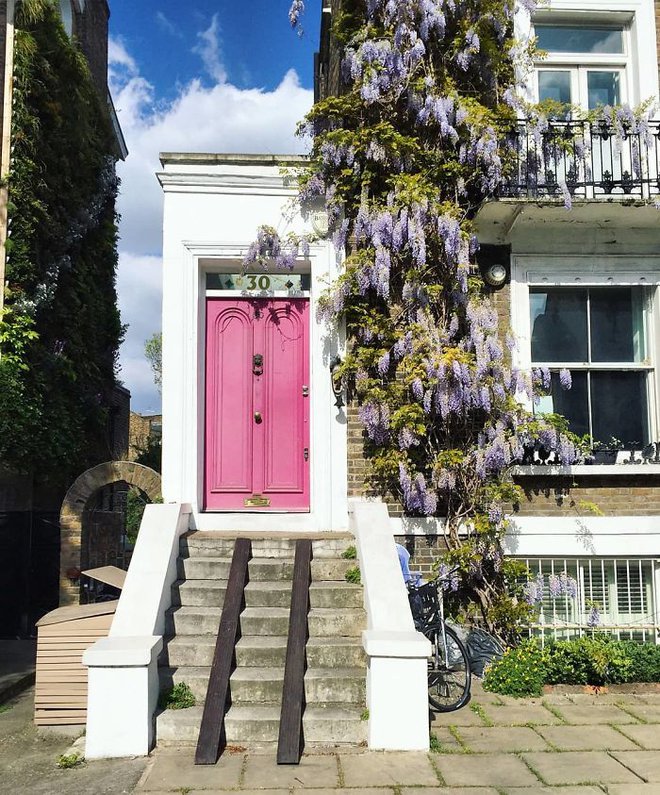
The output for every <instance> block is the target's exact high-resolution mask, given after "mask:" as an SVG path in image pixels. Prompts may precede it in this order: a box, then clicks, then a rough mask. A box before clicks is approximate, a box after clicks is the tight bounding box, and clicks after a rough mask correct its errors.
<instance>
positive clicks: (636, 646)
mask: <svg viewBox="0 0 660 795" xmlns="http://www.w3.org/2000/svg"><path fill="white" fill-rule="evenodd" d="M625 646H626V649H627V652H628V656H629V657H630V660H631V662H632V671H631V674H630V681H631V682H660V646H656V645H655V644H654V643H635V642H634V641H625Z"/></svg>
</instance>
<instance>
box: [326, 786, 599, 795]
mask: <svg viewBox="0 0 660 795" xmlns="http://www.w3.org/2000/svg"><path fill="white" fill-rule="evenodd" d="M382 791H383V790H378V792H382ZM348 792H349V793H351V795H352V794H353V793H354V792H356V790H354V789H351V790H348ZM527 792H528V793H529V790H527ZM314 795H316V793H314ZM401 795H499V793H498V791H497V790H496V789H493V787H425V788H424V789H423V790H421V789H408V788H403V789H402V790H401ZM530 795H531V794H530ZM600 795H602V793H600Z"/></svg>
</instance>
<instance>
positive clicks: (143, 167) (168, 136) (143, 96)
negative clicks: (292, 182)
mask: <svg viewBox="0 0 660 795" xmlns="http://www.w3.org/2000/svg"><path fill="white" fill-rule="evenodd" d="M213 27H214V23H212V25H211V27H210V28H209V29H208V31H206V32H205V33H208V32H209V31H212V30H213ZM213 36H214V37H217V28H216V30H215V32H214V33H213ZM216 40H217V38H216ZM217 55H218V63H220V61H219V48H218V51H217ZM109 71H110V82H111V88H112V93H113V97H114V102H115V107H116V109H117V113H118V117H119V121H120V124H121V126H122V130H123V133H124V136H125V138H126V142H127V145H128V149H129V156H128V158H127V160H126V162H124V163H119V164H118V173H119V176H120V177H121V180H122V186H121V193H120V197H119V202H118V210H119V212H120V214H121V216H122V220H121V223H120V230H119V231H120V242H119V249H120V270H119V291H120V307H121V309H122V320H123V322H124V323H128V324H129V326H130V328H129V332H128V336H127V341H126V343H125V344H124V346H123V347H122V352H121V363H122V375H121V377H122V378H123V380H124V382H125V384H126V386H127V387H128V388H129V389H130V390H131V392H132V393H133V406H134V409H135V410H138V411H142V410H145V411H146V410H147V409H153V408H157V407H158V405H159V397H158V394H157V392H156V389H155V387H154V386H153V381H152V378H151V370H150V368H149V365H148V363H147V362H146V360H145V359H144V356H143V354H142V348H143V344H144V340H145V339H146V338H147V337H149V336H150V335H151V334H152V333H153V332H154V331H157V330H158V329H159V328H160V298H159V295H160V293H159V292H158V293H155V292H154V291H155V290H156V287H157V288H158V290H160V269H159V268H158V269H156V266H155V263H159V262H160V253H161V247H162V203H163V195H162V191H161V189H160V186H159V185H158V182H157V180H156V177H155V173H156V172H157V171H158V170H159V168H160V164H159V161H158V154H159V153H160V152H248V153H270V154H277V153H280V154H282V153H283V154H289V153H297V152H301V151H303V149H304V145H303V143H302V142H301V141H300V140H299V139H297V138H296V137H295V127H296V123H297V122H298V121H299V120H300V119H302V117H303V116H304V115H305V113H306V112H307V110H308V109H309V108H310V106H311V104H312V92H311V91H308V90H306V89H304V88H302V87H301V86H300V83H299V80H298V77H297V75H296V73H295V72H294V71H293V70H292V71H289V72H288V73H287V74H286V75H285V76H284V77H283V79H282V81H281V83H280V85H279V86H278V87H277V88H275V89H274V90H273V91H264V90H261V89H256V88H247V89H239V88H237V87H236V86H234V85H232V84H231V83H227V82H224V81H217V82H216V83H215V84H214V85H212V86H205V85H203V84H202V82H201V80H199V79H195V80H192V81H191V82H190V83H188V84H187V85H185V86H183V87H181V88H180V89H179V93H178V96H177V97H176V98H175V100H174V101H172V102H169V103H163V102H162V101H159V99H158V98H157V96H156V92H155V89H154V87H153V86H152V85H151V84H150V83H149V82H148V81H147V80H146V79H145V78H144V77H142V75H141V74H140V71H139V67H138V65H137V63H136V61H135V59H134V58H133V57H132V55H131V54H130V53H129V52H128V51H127V49H126V47H125V45H124V43H123V42H122V41H120V40H117V39H113V40H111V42H110V70H109ZM156 274H157V276H156Z"/></svg>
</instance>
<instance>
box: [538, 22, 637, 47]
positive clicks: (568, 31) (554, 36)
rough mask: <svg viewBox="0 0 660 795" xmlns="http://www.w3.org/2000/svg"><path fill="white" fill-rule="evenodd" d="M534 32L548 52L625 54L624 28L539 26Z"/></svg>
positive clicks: (541, 45)
mask: <svg viewBox="0 0 660 795" xmlns="http://www.w3.org/2000/svg"><path fill="white" fill-rule="evenodd" d="M534 32H535V33H536V37H537V44H538V47H539V49H540V50H547V51H548V52H584V53H599V52H600V53H617V54H622V53H623V29H622V28H611V27H596V26H595V27H586V26H583V25H580V26H579V27H577V26H572V25H538V24H537V25H535V26H534Z"/></svg>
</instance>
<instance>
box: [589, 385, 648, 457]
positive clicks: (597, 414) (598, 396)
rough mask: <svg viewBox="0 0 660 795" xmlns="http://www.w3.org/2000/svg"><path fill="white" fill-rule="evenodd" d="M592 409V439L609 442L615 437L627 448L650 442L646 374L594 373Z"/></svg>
mask: <svg viewBox="0 0 660 795" xmlns="http://www.w3.org/2000/svg"><path fill="white" fill-rule="evenodd" d="M590 378H591V410H592V415H593V416H592V421H593V436H594V439H595V440H596V441H600V442H608V441H609V439H610V438H611V437H612V436H614V438H615V439H619V440H620V441H621V442H623V444H624V447H633V446H636V447H637V448H638V449H639V447H640V445H643V444H646V443H647V442H648V431H647V427H646V426H647V416H648V411H647V406H646V374H645V373H622V372H606V373H597V372H592V373H591V375H590Z"/></svg>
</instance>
